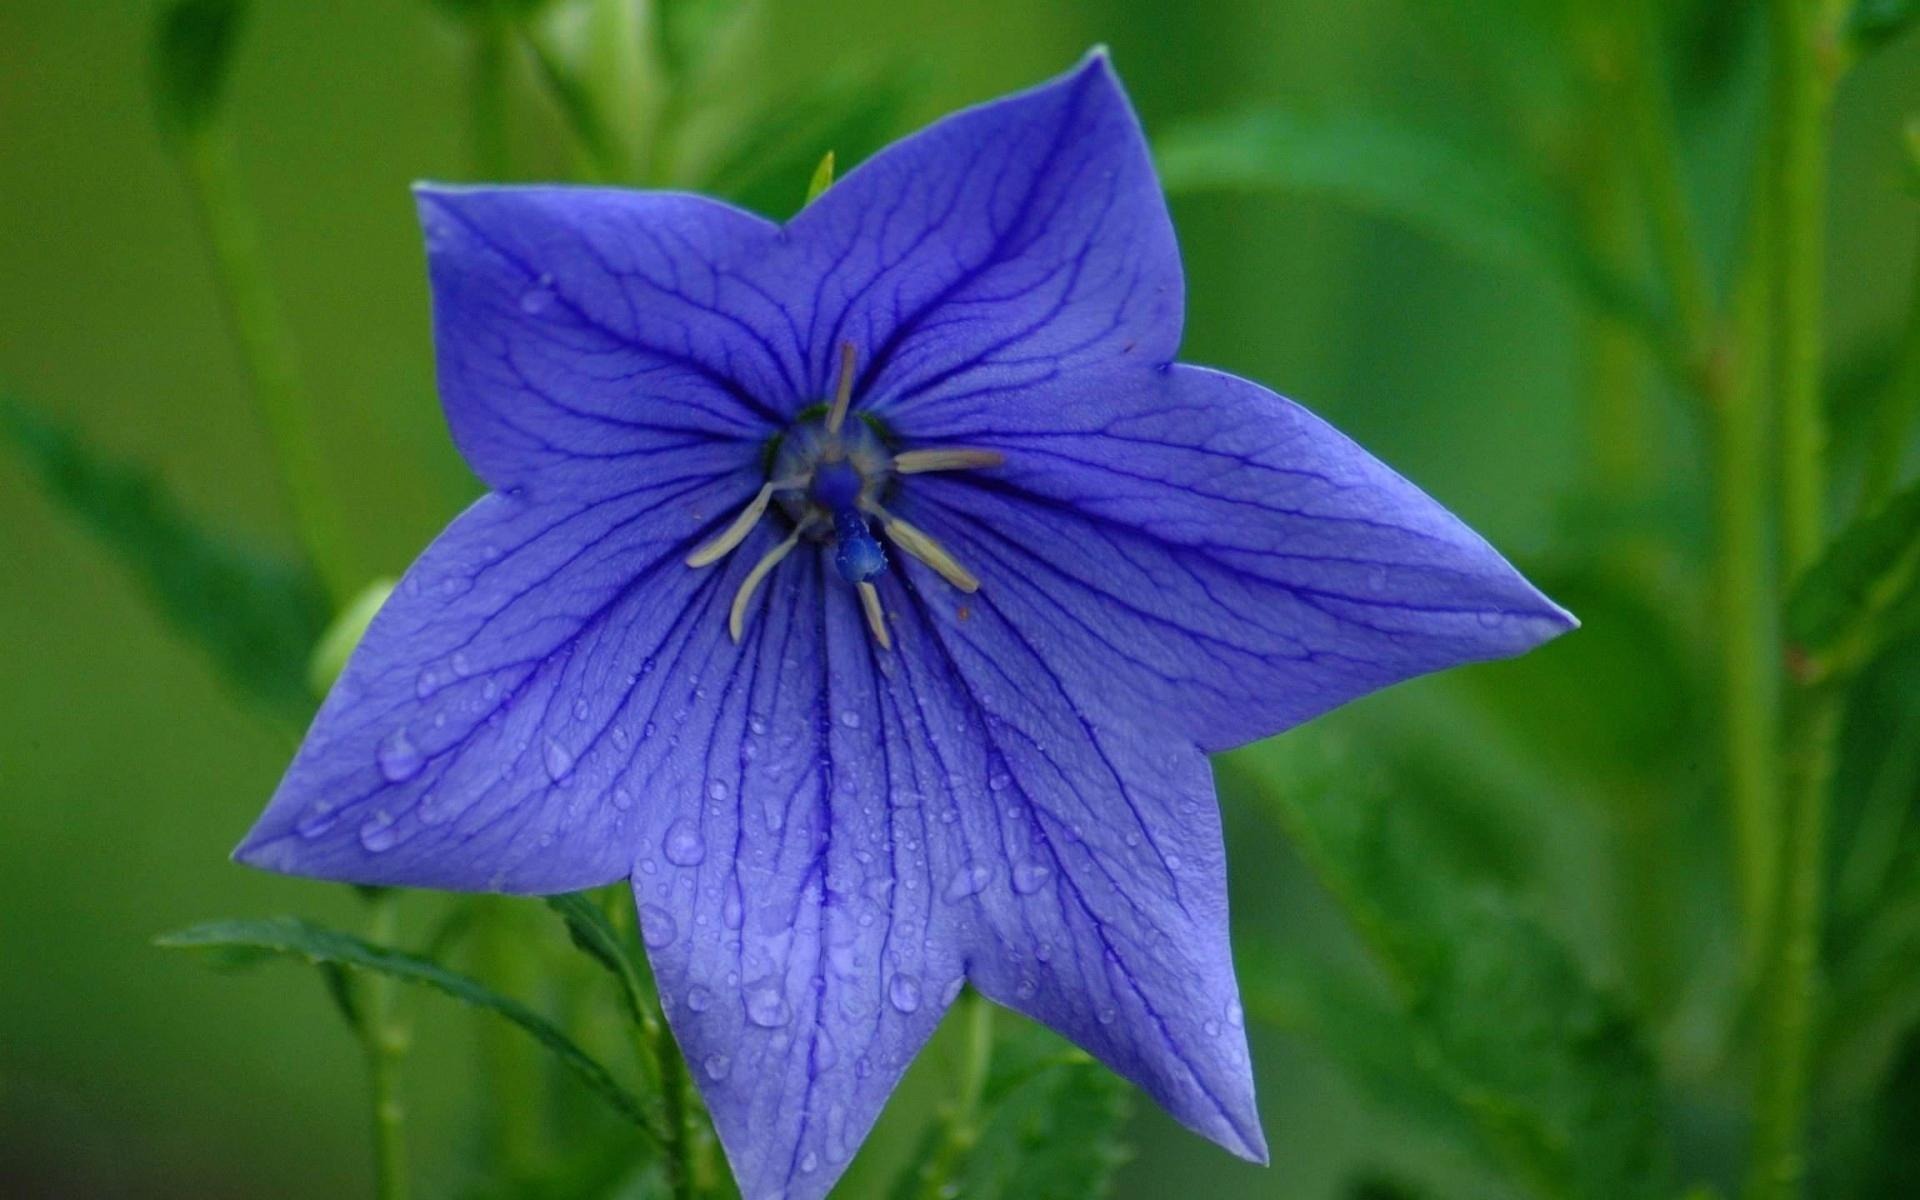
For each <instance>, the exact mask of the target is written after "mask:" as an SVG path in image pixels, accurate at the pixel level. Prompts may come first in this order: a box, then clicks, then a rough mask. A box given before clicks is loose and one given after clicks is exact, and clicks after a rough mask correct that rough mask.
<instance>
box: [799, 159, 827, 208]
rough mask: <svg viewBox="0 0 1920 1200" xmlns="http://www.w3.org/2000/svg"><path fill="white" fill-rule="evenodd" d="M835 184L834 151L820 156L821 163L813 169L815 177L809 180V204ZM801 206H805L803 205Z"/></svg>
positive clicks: (807, 201)
mask: <svg viewBox="0 0 1920 1200" xmlns="http://www.w3.org/2000/svg"><path fill="white" fill-rule="evenodd" d="M832 186H833V151H831V150H829V151H827V152H826V153H825V154H823V155H821V156H820V165H819V166H817V167H815V168H814V169H813V178H812V179H809V180H808V181H807V200H806V203H807V204H812V203H813V202H814V201H815V200H818V199H819V198H820V195H821V193H823V192H825V191H826V190H827V189H828V188H830V187H832ZM801 207H803V208H804V207H805V205H802V206H801Z"/></svg>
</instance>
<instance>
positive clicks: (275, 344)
mask: <svg viewBox="0 0 1920 1200" xmlns="http://www.w3.org/2000/svg"><path fill="white" fill-rule="evenodd" d="M178 151H179V155H180V163H181V166H182V169H183V171H184V173H185V175H186V178H187V183H188V188H189V191H190V192H191V193H192V196H193V203H194V208H195V211H196V213H197V215H198V216H199V219H200V224H201V227H202V229H203V231H204V232H205V235H206V239H207V246H208V249H209V250H210V251H211V252H212V256H213V265H214V272H215V275H216V277H217V279H218V281H219V285H220V298H221V303H222V305H223V306H224V307H225V309H226V313H227V321H228V324H229V325H230V326H231V328H232V330H233V336H234V341H235V343H236V345H237V347H238V349H239V351H240V358H241V362H242V364H243V365H244V367H245V369H246V372H247V376H248V379H249V381H250V382H251V384H252V388H253V396H254V404H255V406H256V407H257V408H258V409H259V411H260V416H261V419H262V421H263V422H264V424H265V425H266V430H267V436H268V440H269V442H270V443H271V445H272V447H273V455H274V459H275V462H276V464H277V465H278V467H279V470H280V478H281V481H282V484H283V486H284V487H285V488H286V494H287V500H288V503H289V506H290V507H291V508H292V510H293V517H294V522H295V525H296V526H297V528H298V531H299V535H300V540H301V544H302V545H303V546H304V548H305V549H306V552H307V556H308V558H309V559H310V560H311V561H312V563H313V566H314V569H315V570H317V571H318V572H319V573H320V577H321V579H322V581H323V582H324V583H325V584H326V588H327V593H328V595H329V596H330V597H331V598H332V600H333V602H334V606H335V607H336V608H338V607H341V606H344V605H345V604H346V603H347V602H348V601H349V600H351V599H352V598H353V595H354V593H355V591H356V590H357V589H358V588H359V587H360V585H361V584H362V583H363V582H365V581H364V579H363V578H362V577H361V575H360V572H359V571H358V570H357V569H356V567H355V565H354V563H353V560H352V556H351V554H350V553H349V550H348V546H347V539H346V533H345V530H346V524H345V522H344V521H343V520H342V518H341V515H340V511H339V509H338V508H337V507H336V506H335V505H334V503H333V496H332V493H331V492H330V491H329V490H328V488H327V485H326V477H325V476H326V473H325V471H324V469H323V467H322V464H321V456H320V448H319V442H318V440H317V439H316V438H315V436H314V427H313V414H312V412H311V410H310V409H309V407H308V405H307V401H306V397H305V396H304V395H303V393H302V391H301V387H300V380H299V368H298V365H297V362H296V359H295V355H294V351H293V339H292V337H291V336H290V335H289V334H288V332H287V328H286V323H285V320H284V318H283V317H282V315H281V311H280V306H279V303H278V301H277V300H276V298H275V296H274V293H273V286H272V284H271V283H270V282H269V277H268V272H267V267H266V262H265V260H264V259H263V258H262V256H261V253H260V243H259V238H258V236H257V235H256V233H255V229H254V221H253V214H252V209H251V206H250V205H249V203H248V201H247V197H246V188H245V186H244V184H243V183H242V181H241V179H240V172H239V166H238V164H237V163H236V162H235V160H234V156H233V148H232V145H231V143H230V141H229V140H228V137H227V134H226V131H225V129H224V128H223V127H222V126H220V125H219V124H218V123H213V124H211V125H209V126H208V127H207V128H205V129H202V130H200V131H198V132H195V133H193V134H190V135H188V136H187V137H185V138H184V139H183V140H182V141H181V142H180V143H179V146H178Z"/></svg>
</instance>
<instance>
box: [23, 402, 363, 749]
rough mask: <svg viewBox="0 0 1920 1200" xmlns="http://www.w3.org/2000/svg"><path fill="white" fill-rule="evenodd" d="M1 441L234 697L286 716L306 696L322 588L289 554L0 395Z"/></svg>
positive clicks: (302, 705)
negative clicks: (267, 548) (257, 541)
mask: <svg viewBox="0 0 1920 1200" xmlns="http://www.w3.org/2000/svg"><path fill="white" fill-rule="evenodd" d="M0 440H3V441H4V442H5V443H6V444H7V446H8V448H9V449H11V450H12V451H13V452H14V455H15V457H16V461H17V462H20V463H22V464H23V465H25V466H26V467H27V468H28V469H29V470H30V471H32V472H33V474H34V476H35V477H36V478H37V479H38V480H39V483H40V486H41V487H42V488H43V489H44V490H45V492H46V494H47V495H48V496H50V497H51V498H53V499H54V500H55V501H57V502H58V503H59V504H60V506H61V507H62V508H64V509H66V510H67V511H68V512H69V513H70V514H72V516H73V517H74V518H75V519H76V520H78V521H79V522H80V523H81V524H82V525H84V526H85V527H86V528H87V529H88V530H89V531H90V532H91V533H92V534H93V535H94V537H95V538H97V539H98V540H99V542H100V544H101V545H102V546H103V547H105V548H106V549H107V550H108V551H109V552H110V553H112V555H113V556H114V557H115V558H116V559H118V560H119V561H120V563H121V565H122V566H123V567H124V568H125V569H126V571H127V572H128V574H129V575H131V576H132V578H133V580H134V581H135V582H136V583H137V584H138V586H139V587H140V588H141V590H142V591H143V592H144V593H145V595H146V596H147V597H148V599H149V601H150V602H151V603H152V605H153V607H154V608H155V610H156V611H158V612H159V613H160V615H161V616H163V617H164V618H165V619H166V621H167V623H168V624H169V625H171V626H172V627H173V628H174V630H175V631H177V632H178V633H179V634H181V635H182V636H183V637H185V638H187V639H188V640H190V641H192V642H193V643H195V644H196V645H198V646H199V647H200V648H201V649H202V650H204V651H205V652H206V653H207V654H208V655H209V656H211V657H212V659H213V661H214V662H215V663H216V664H217V665H218V666H219V668H220V670H221V672H222V673H224V674H225V675H226V676H227V677H228V678H229V679H230V680H232V681H233V683H234V684H235V685H236V686H237V687H239V688H240V689H241V690H242V691H243V692H244V693H246V694H248V695H249V696H251V697H253V698H255V699H257V700H259V701H260V702H262V703H263V704H265V705H267V706H268V707H269V708H271V709H273V710H275V711H276V712H279V713H281V714H283V715H287V716H296V717H297V716H304V714H305V713H306V712H307V711H308V708H309V706H310V705H311V703H312V700H311V697H309V696H308V695H307V692H306V688H305V686H304V683H303V680H304V678H305V674H306V669H305V663H306V660H307V655H308V653H309V652H310V651H311V649H312V648H313V644H314V641H315V639H317V638H318V637H319V634H320V630H321V629H322V628H323V627H324V626H325V624H326V619H327V616H326V614H327V604H326V595H325V593H324V592H323V591H322V589H321V587H320V583H319V580H318V579H317V578H315V577H314V575H313V573H312V572H311V571H309V570H307V569H306V568H305V567H304V566H301V565H299V564H297V563H294V562H288V561H286V560H284V559H280V558H276V557H274V556H272V555H270V554H267V553H265V552H262V551H259V550H254V549H250V548H247V547H244V546H241V545H239V544H238V543H237V542H235V541H234V540H233V539H230V538H226V537H223V536H221V535H219V534H215V533H211V532H209V531H207V530H206V529H204V528H203V527H202V526H201V524H200V523H199V522H198V521H197V520H196V519H195V518H193V517H191V516H189V515H188V514H187V513H186V512H184V511H183V510H182V509H181V508H180V506H179V505H178V504H176V503H175V502H174V501H173V499H172V498H171V497H170V496H169V495H168V494H167V492H166V490H165V489H164V488H163V487H162V486H161V485H160V483H159V481H158V480H156V479H155V478H154V477H153V475H152V473H151V472H148V471H145V470H142V469H141V468H139V467H136V466H132V465H130V464H127V463H123V462H117V461H115V460H113V459H112V458H109V457H107V456H106V455H105V454H102V453H100V452H99V451H97V450H94V449H93V448H91V447H90V446H88V445H87V443H86V442H85V441H84V440H82V438H81V437H80V436H79V435H78V434H76V433H74V432H72V431H70V430H67V429H63V428H61V427H60V426H59V425H57V424H55V423H54V422H53V421H51V420H49V419H48V418H46V417H44V416H41V415H39V414H37V413H35V412H33V411H32V410H30V409H28V408H27V407H26V406H25V405H23V404H21V403H20V402H18V401H16V400H14V399H13V398H12V397H9V396H6V395H4V394H0Z"/></svg>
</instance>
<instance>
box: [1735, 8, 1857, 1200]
mask: <svg viewBox="0 0 1920 1200" xmlns="http://www.w3.org/2000/svg"><path fill="white" fill-rule="evenodd" d="M1770 11H1771V15H1772V26H1773V28H1772V35H1773V72H1774V77H1773V92H1774V95H1773V111H1772V119H1773V131H1772V132H1773V138H1772V146H1771V147H1770V149H1771V155H1770V168H1769V172H1768V186H1767V191H1768V202H1769V207H1770V210H1771V211H1770V216H1771V220H1770V222H1769V227H1770V231H1771V237H1770V238H1769V239H1767V240H1768V241H1770V242H1771V243H1772V245H1771V250H1770V259H1769V265H1770V267H1771V271H1772V276H1773V282H1772V285H1771V287H1770V289H1769V290H1770V305H1769V311H1770V313H1771V333H1772V338H1771V342H1772V346H1773V353H1774V369H1773V377H1774V385H1775V395H1776V403H1777V405H1778V408H1779V414H1780V420H1779V454H1780V548H1781V557H1782V572H1783V574H1784V577H1785V580H1786V582H1787V583H1788V584H1789V585H1790V584H1791V582H1792V581H1793V580H1794V579H1795V578H1796V577H1797V576H1798V575H1799V574H1800V573H1801V572H1802V571H1804V570H1805V569H1806V568H1807V567H1808V566H1809V565H1811V564H1812V563H1813V562H1815V561H1816V560H1817V559H1818V557H1819V555H1820V552H1821V550H1822V548H1823V545H1824V542H1825V536H1826V534H1825V529H1826V500H1825V496H1826V430H1825V426H1824V421H1823V413H1822V407H1821V394H1820V371H1821V348H1822V347H1821V315H1822V301H1821V271H1822V267H1823V252H1824V246H1823V237H1822V231H1823V228H1824V222H1825V220H1826V210H1825V190H1826V166H1827V130H1826V123H1827V106H1828V98H1829V94H1830V78H1829V75H1828V68H1827V65H1826V59H1827V57H1828V56H1827V54H1826V48H1827V47H1828V46H1829V45H1830V44H1831V36H1832V35H1831V29H1832V26H1831V24H1830V23H1829V14H1828V13H1827V12H1826V11H1825V10H1824V8H1823V6H1822V5H1821V3H1819V0H1772V3H1771V8H1770ZM1787 590H1789V591H1790V588H1789V589H1787ZM1790 682H1791V681H1790ZM1786 709H1787V711H1786V720H1785V722H1784V724H1783V731H1782V734H1783V746H1782V758H1781V767H1782V771H1781V777H1782V804H1781V814H1780V839H1779V864H1780V865H1779V869H1778V870H1777V871H1776V872H1775V877H1774V880H1773V884H1774V887H1775V889H1776V900H1775V903H1774V906H1773V917H1772V921H1771V927H1770V930H1769V937H1768V940H1767V946H1768V950H1767V959H1766V962H1765V963H1764V967H1763V972H1762V974H1761V977H1760V981H1761V986H1762V989H1763V990H1762V995H1761V1019H1760V1046H1759V1061H1758V1074H1757V1078H1756V1094H1755V1114H1754V1119H1755V1130H1754V1140H1753V1148H1752V1156H1751V1160H1750V1161H1749V1163H1748V1177H1747V1195H1748V1196H1749V1198H1750V1200H1790V1198H1791V1197H1794V1196H1797V1195H1799V1194H1800V1192H1801V1188H1802V1181H1803V1179H1804V1176H1805V1174H1806V1153H1805V1140H1806V1117H1807V1091H1808V1078H1809V1076H1810V1074H1811V1056H1812V1047H1813V1036H1812V1035H1813V1025H1814V1019H1813V1007H1814V988H1815V980H1816V977H1817V974H1818V970H1819V963H1820V954H1821V950H1820V928H1821V924H1822V921H1823V918H1824V914H1823V908H1824V893H1825V867H1826V826H1827V798H1828V791H1829V789H1830V787H1831V783H1832V774H1833V742H1834V738H1835V735H1836V733H1837V731H1838V727H1839V722H1840V702H1839V695H1838V692H1837V690H1836V689H1834V688H1833V687H1831V686H1825V685H1821V684H1817V683H1815V684H1812V685H1807V684H1801V685H1800V686H1797V687H1795V688H1794V691H1793V694H1792V696H1791V698H1790V699H1789V702H1788V704H1787V706H1786Z"/></svg>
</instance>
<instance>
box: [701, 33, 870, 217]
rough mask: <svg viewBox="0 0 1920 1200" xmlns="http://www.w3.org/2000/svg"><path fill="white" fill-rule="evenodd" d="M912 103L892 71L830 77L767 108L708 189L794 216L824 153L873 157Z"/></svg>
mask: <svg viewBox="0 0 1920 1200" xmlns="http://www.w3.org/2000/svg"><path fill="white" fill-rule="evenodd" d="M905 101H906V87H905V84H904V81H903V80H902V79H901V77H900V75H899V74H898V73H897V72H895V71H892V70H887V69H882V70H879V71H867V72H853V73H847V74H837V75H827V76H824V77H822V78H821V79H819V80H817V81H815V82H814V83H813V84H811V85H809V86H808V87H807V88H805V89H803V90H801V91H799V92H797V93H795V94H791V95H787V96H782V97H779V98H778V99H777V100H776V101H775V102H774V103H771V104H769V105H767V106H766V107H765V108H764V109H762V110H761V111H760V112H759V113H758V114H757V115H756V116H755V118H754V119H753V121H752V122H751V123H750V124H749V125H748V126H747V128H745V129H743V130H741V131H739V132H738V133H737V134H736V135H735V136H734V138H733V140H732V143H731V145H730V148H729V151H728V153H726V154H725V155H724V156H723V157H722V158H720V159H719V160H718V161H717V162H716V163H715V164H714V165H713V167H712V168H711V169H710V170H709V171H708V172H707V173H706V178H705V179H704V180H703V181H702V190H703V191H708V192H712V193H714V194H716V195H719V196H722V197H724V198H726V199H728V200H732V201H733V202H734V203H736V204H739V205H742V206H743V207H746V208H750V209H753V210H754V211H756V212H761V213H766V214H768V215H770V216H776V217H785V216H788V215H789V214H790V213H791V212H792V211H793V207H794V205H793V198H794V196H796V195H799V194H800V181H801V180H803V179H808V178H811V177H813V176H814V175H817V174H818V171H819V167H818V164H819V162H820V155H821V154H822V153H823V152H824V151H826V150H828V149H831V150H833V151H834V152H835V157H836V159H837V160H838V161H844V162H859V161H860V160H861V159H863V158H865V157H867V156H868V155H870V154H872V153H873V152H874V151H876V150H878V149H880V147H881V146H882V145H884V144H885V142H886V140H887V138H888V137H889V136H890V135H891V134H892V133H893V132H894V128H895V126H896V125H897V123H898V118H899V114H900V110H901V109H902V107H904V105H905Z"/></svg>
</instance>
